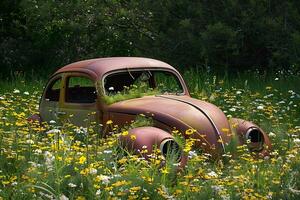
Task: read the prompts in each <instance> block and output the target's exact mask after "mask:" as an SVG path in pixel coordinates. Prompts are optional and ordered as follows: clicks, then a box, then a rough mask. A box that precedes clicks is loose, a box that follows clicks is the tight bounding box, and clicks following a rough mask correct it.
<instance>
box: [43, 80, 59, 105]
mask: <svg viewBox="0 0 300 200" xmlns="http://www.w3.org/2000/svg"><path fill="white" fill-rule="evenodd" d="M60 87H61V78H57V79H55V80H53V81H52V82H51V83H50V84H49V86H48V88H47V91H46V95H45V99H47V100H48V101H59V95H60Z"/></svg>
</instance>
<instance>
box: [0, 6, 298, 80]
mask: <svg viewBox="0 0 300 200" xmlns="http://www.w3.org/2000/svg"><path fill="white" fill-rule="evenodd" d="M299 10H300V1H298V0H286V1H282V0H243V1H242V0H213V1H212V0H199V1H192V0H177V1H171V0H162V1H149V0H141V1H137V0H131V1H125V0H110V1H109V0H102V1H99V0H84V1H81V0H70V1H63V0H2V1H0V72H1V75H2V76H4V75H6V74H8V73H11V72H14V71H23V72H27V73H30V72H34V73H36V72H38V73H49V72H51V71H53V70H55V69H56V68H57V67H60V66H62V65H65V64H67V63H70V62H74V61H77V60H82V59H87V58H94V57H107V56H145V57H153V58H157V59H160V60H164V61H167V62H169V63H171V64H173V65H175V66H178V67H182V68H184V67H195V66H197V67H206V68H211V69H213V70H219V71H220V70H224V69H227V70H231V69H232V70H245V69H253V68H257V69H260V70H267V71H270V70H277V69H299V65H300V12H299Z"/></svg>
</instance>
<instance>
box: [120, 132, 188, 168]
mask: <svg viewBox="0 0 300 200" xmlns="http://www.w3.org/2000/svg"><path fill="white" fill-rule="evenodd" d="M119 139H120V142H121V145H122V146H123V147H124V148H126V149H128V150H129V151H133V152H134V153H135V154H140V155H142V156H143V157H144V158H145V159H146V160H148V159H149V155H150V154H152V153H153V151H154V150H155V148H158V149H160V151H161V153H162V154H163V155H164V153H166V149H165V148H167V146H166V145H168V144H171V143H172V145H173V144H175V145H177V146H178V147H179V145H178V144H177V142H176V141H175V139H174V137H173V136H172V135H171V134H170V133H168V132H166V131H164V130H162V129H159V128H156V127H139V128H133V129H130V130H129V131H128V134H126V135H122V134H121V136H120V138H119ZM178 150H179V151H180V160H179V163H178V164H179V167H184V166H185V165H186V163H187V158H188V157H187V155H184V154H183V152H182V150H181V149H180V148H179V149H178Z"/></svg>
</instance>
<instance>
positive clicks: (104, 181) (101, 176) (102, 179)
mask: <svg viewBox="0 0 300 200" xmlns="http://www.w3.org/2000/svg"><path fill="white" fill-rule="evenodd" d="M97 179H99V180H101V181H102V183H104V184H108V183H109V182H110V179H111V177H109V176H106V175H99V176H97Z"/></svg>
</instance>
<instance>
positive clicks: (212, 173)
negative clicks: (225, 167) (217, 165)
mask: <svg viewBox="0 0 300 200" xmlns="http://www.w3.org/2000/svg"><path fill="white" fill-rule="evenodd" d="M207 175H208V176H210V177H212V178H218V174H217V173H216V172H214V171H211V172H209V173H208V174H207Z"/></svg>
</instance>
